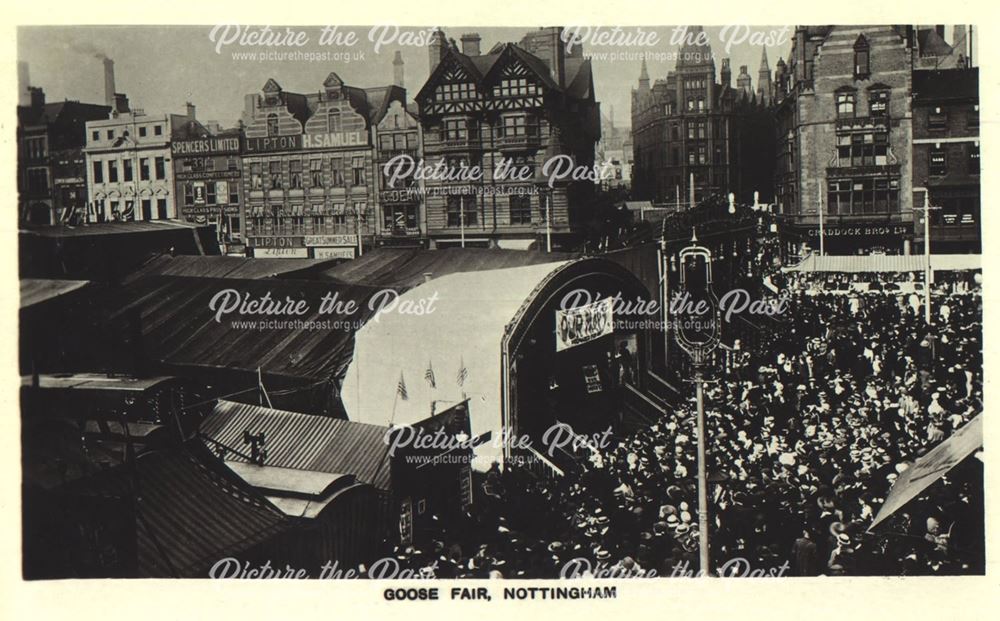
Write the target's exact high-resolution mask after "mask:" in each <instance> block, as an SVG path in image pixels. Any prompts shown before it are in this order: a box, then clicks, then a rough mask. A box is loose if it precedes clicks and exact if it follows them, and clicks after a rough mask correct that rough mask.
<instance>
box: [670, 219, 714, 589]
mask: <svg viewBox="0 0 1000 621" xmlns="http://www.w3.org/2000/svg"><path fill="white" fill-rule="evenodd" d="M699 261H702V262H703V263H704V269H705V274H704V278H705V281H704V283H705V291H704V297H703V298H702V299H701V300H699V301H698V302H697V303H689V304H686V306H687V309H685V310H686V311H687V312H689V313H690V314H691V316H690V317H689V318H688V319H686V320H679V321H678V324H677V329H676V330H675V331H674V334H675V337H676V338H677V343H678V345H680V347H681V349H683V350H684V351H685V352H686V353H687V354H688V356H690V357H691V361H692V363H693V364H694V378H693V379H694V383H695V400H696V402H697V407H698V413H697V427H698V557H699V561H700V564H699V568H700V570H701V575H702V576H703V577H704V576H708V575H710V574H709V571H710V560H709V537H708V475H707V466H706V461H705V376H704V369H705V366H706V363H707V361H708V357H709V356H710V355H711V353H712V352H713V351H714V350H715V348H716V347H718V345H719V340H720V339H719V302H718V299H716V297H715V292H714V291H713V290H712V252H711V251H710V250H709V249H708V248H706V247H704V246H701V245H699V244H698V236H697V235H696V234H695V233H694V232H693V231H692V235H691V245H690V246H687V247H686V248H684V249H682V250H681V252H680V261H679V263H680V286H681V289H682V290H684V291H685V293H688V291H687V285H688V278H687V276H688V274H687V272H688V268H689V266H693V267H695V268H697V264H698V263H699ZM689 302H690V300H689ZM699 309H701V312H699Z"/></svg>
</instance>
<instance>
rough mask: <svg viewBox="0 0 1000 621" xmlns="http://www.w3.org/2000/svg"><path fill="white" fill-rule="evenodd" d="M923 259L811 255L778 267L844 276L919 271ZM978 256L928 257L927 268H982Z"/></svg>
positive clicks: (922, 257) (915, 256)
mask: <svg viewBox="0 0 1000 621" xmlns="http://www.w3.org/2000/svg"><path fill="white" fill-rule="evenodd" d="M925 261H926V259H925V258H924V256H923V255H920V254H903V255H894V254H869V255H846V256H834V255H826V256H820V255H817V254H811V255H809V256H808V257H806V258H805V259H803V260H802V262H800V263H799V264H798V265H793V266H791V267H786V268H782V271H784V272H840V273H847V274H859V273H878V272H922V271H924V267H925V265H926V263H925ZM982 266H983V261H982V256H981V255H978V254H932V255H931V268H932V269H933V270H934V271H936V272H941V271H958V270H977V269H982Z"/></svg>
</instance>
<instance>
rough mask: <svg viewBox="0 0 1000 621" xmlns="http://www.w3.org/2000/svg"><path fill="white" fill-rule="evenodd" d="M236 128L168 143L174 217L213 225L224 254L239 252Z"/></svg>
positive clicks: (240, 225) (240, 207) (238, 143)
mask: <svg viewBox="0 0 1000 621" xmlns="http://www.w3.org/2000/svg"><path fill="white" fill-rule="evenodd" d="M241 150H242V132H241V131H240V130H239V129H235V130H227V131H221V132H217V133H214V134H213V133H210V132H208V131H207V130H206V131H205V132H203V135H199V136H190V137H189V136H177V137H176V139H175V140H173V141H172V142H171V144H170V152H171V155H172V157H173V169H174V188H175V189H174V195H175V196H177V197H178V200H179V205H178V218H182V219H184V220H187V221H188V222H194V223H196V224H214V225H215V227H216V229H215V230H216V232H217V233H218V235H219V241H220V243H221V244H222V245H223V247H224V250H225V251H228V252H236V253H240V252H242V230H243V221H244V219H245V218H244V215H243V179H242V169H243V162H242V160H241V158H240V153H241Z"/></svg>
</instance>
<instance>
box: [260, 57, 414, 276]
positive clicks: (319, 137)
mask: <svg viewBox="0 0 1000 621" xmlns="http://www.w3.org/2000/svg"><path fill="white" fill-rule="evenodd" d="M405 98H406V94H405V91H404V90H403V89H402V88H400V87H398V86H395V85H393V86H388V87H382V88H368V89H363V88H357V87H353V86H348V85H346V84H344V82H343V81H342V80H341V79H340V77H339V76H338V75H337V74H336V73H330V75H329V76H327V78H326V80H325V81H324V82H323V89H322V90H321V91H319V92H317V93H310V94H299V93H292V92H288V91H285V90H283V89H282V88H281V86H280V85H279V84H278V83H277V82H276V81H275V80H273V79H269V80H268V81H267V83H266V84H265V85H264V88H263V90H262V92H261V93H260V94H250V95H247V96H246V98H245V110H244V115H243V122H244V125H245V135H246V138H245V143H244V151H243V191H244V195H245V197H246V200H245V204H246V222H245V229H244V239H245V241H246V243H247V246H248V249H249V250H250V252H251V253H252V254H253V256H270V257H302V258H305V257H314V258H331V257H347V258H353V257H354V256H356V253H357V252H358V250H359V248H360V246H361V245H362V244H366V245H370V244H371V243H372V241H373V239H374V236H375V235H376V234H377V232H378V230H379V228H380V225H379V223H380V221H381V220H380V219H379V218H377V217H376V211H375V197H376V194H375V187H376V185H375V179H374V177H375V170H374V156H375V149H374V143H373V135H374V132H373V131H372V128H373V127H374V126H375V125H377V124H378V122H379V121H380V120H381V119H382V118H383V117H384V116H385V113H386V110H387V109H388V107H389V105H390V104H391V103H392V102H393V101H399V102H405Z"/></svg>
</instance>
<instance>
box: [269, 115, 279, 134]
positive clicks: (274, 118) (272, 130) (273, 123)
mask: <svg viewBox="0 0 1000 621" xmlns="http://www.w3.org/2000/svg"><path fill="white" fill-rule="evenodd" d="M267 135H268V136H277V135H278V115H277V114H275V113H274V112H272V113H271V114H268V115H267Z"/></svg>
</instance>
